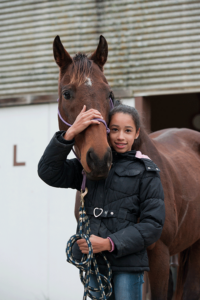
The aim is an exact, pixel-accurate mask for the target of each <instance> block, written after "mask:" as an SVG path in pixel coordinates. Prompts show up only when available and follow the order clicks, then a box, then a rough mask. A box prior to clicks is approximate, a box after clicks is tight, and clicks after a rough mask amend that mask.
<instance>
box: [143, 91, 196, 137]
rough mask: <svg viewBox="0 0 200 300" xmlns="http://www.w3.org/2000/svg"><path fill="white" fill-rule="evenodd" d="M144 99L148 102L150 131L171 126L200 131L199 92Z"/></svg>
mask: <svg viewBox="0 0 200 300" xmlns="http://www.w3.org/2000/svg"><path fill="white" fill-rule="evenodd" d="M146 99H147V101H149V102H150V115H151V120H150V128H151V132H153V131H157V130H160V129H164V128H172V127H176V128H190V129H194V130H198V131H200V94H197V93H196V94H194V93H193V94H174V95H159V96H150V97H146ZM197 116H199V117H197ZM194 120H197V121H195V122H194Z"/></svg>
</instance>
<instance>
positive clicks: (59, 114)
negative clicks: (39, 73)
mask: <svg viewBox="0 0 200 300" xmlns="http://www.w3.org/2000/svg"><path fill="white" fill-rule="evenodd" d="M57 101H59V98H58V99H57ZM113 107H114V105H113V102H112V99H111V98H110V109H113ZM58 116H59V118H60V119H61V121H62V122H63V123H64V124H66V125H67V126H69V127H71V126H72V125H71V124H69V123H67V122H66V121H65V120H64V119H63V117H62V116H61V113H60V110H59V108H58ZM93 120H97V121H99V122H102V123H103V124H104V125H105V126H106V132H107V134H108V133H110V129H109V128H108V126H107V124H106V122H105V121H104V120H102V119H99V118H95V119H93Z"/></svg>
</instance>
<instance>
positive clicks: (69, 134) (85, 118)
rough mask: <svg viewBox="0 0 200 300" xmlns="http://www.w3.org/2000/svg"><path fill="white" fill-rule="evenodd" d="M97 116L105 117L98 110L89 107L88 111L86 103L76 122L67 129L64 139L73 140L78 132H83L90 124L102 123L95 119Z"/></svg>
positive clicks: (99, 117)
mask: <svg viewBox="0 0 200 300" xmlns="http://www.w3.org/2000/svg"><path fill="white" fill-rule="evenodd" d="M95 118H98V119H103V117H102V115H101V113H100V112H99V111H98V110H96V109H89V110H87V111H86V105H84V106H83V109H82V110H81V112H80V114H79V115H78V116H77V118H76V120H75V122H74V124H73V125H72V126H71V127H70V128H69V129H68V130H67V131H66V133H65V135H64V139H65V140H72V139H73V138H74V137H75V136H76V135H77V134H79V133H80V132H82V131H83V130H84V129H85V128H87V127H88V126H89V125H92V124H100V122H99V121H97V120H93V119H95Z"/></svg>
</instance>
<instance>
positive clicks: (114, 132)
mask: <svg viewBox="0 0 200 300" xmlns="http://www.w3.org/2000/svg"><path fill="white" fill-rule="evenodd" d="M109 128H110V135H109V140H110V145H111V146H112V148H114V150H115V151H117V152H119V153H124V152H127V151H130V150H131V148H132V145H133V143H134V140H135V139H137V138H138V136H139V131H140V130H138V131H137V132H136V126H135V123H134V121H133V118H132V116H131V115H130V114H127V113H122V112H118V113H115V114H114V115H113V116H112V118H111V121H110V125H109Z"/></svg>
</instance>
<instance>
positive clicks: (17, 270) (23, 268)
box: [0, 104, 83, 300]
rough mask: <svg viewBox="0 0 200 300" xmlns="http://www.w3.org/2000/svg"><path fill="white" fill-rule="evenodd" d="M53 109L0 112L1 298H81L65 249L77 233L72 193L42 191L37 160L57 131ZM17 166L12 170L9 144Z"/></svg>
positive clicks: (52, 106) (38, 107)
mask: <svg viewBox="0 0 200 300" xmlns="http://www.w3.org/2000/svg"><path fill="white" fill-rule="evenodd" d="M56 114H57V105H56V104H45V105H35V106H34V105H32V106H22V107H10V108H2V109H0V128H1V131H0V139H1V148H0V154H1V155H0V182H1V196H0V207H1V209H0V228H1V231H0V241H1V247H0V266H1V267H0V299H3V300H27V299H29V300H35V299H38V300H40V299H41V300H44V299H51V300H54V299H55V300H63V299H74V300H75V299H81V297H82V293H83V286H82V284H81V283H80V280H79V274H78V269H76V268H75V267H74V266H72V265H70V264H69V263H67V262H66V255H65V246H66V242H67V240H68V239H69V237H70V236H71V235H73V234H74V233H75V231H76V221H75V218H74V203H75V191H73V190H66V189H57V188H52V187H49V186H47V185H46V184H45V183H44V182H43V181H42V180H41V179H40V178H39V177H38V175H37V164H38V161H39V159H40V157H41V155H42V153H43V151H44V149H45V147H46V146H47V143H48V142H49V140H50V138H51V137H52V136H53V133H54V132H55V131H57V130H58V125H57V117H56ZM15 144H16V145H17V161H18V162H25V163H26V165H25V166H13V145H15Z"/></svg>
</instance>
